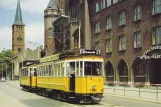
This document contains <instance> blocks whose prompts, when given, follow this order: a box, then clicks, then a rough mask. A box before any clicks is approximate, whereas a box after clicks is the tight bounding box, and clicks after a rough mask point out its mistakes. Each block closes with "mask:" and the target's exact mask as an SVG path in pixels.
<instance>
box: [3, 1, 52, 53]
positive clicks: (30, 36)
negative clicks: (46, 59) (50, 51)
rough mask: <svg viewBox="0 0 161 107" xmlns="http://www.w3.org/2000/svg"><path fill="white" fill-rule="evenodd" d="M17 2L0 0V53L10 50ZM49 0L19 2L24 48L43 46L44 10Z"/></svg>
mask: <svg viewBox="0 0 161 107" xmlns="http://www.w3.org/2000/svg"><path fill="white" fill-rule="evenodd" d="M17 1H18V0H0V52H1V51H2V50H4V49H12V25H13V23H14V20H15V14H16V8H17ZM48 2H49V0H20V5H21V13H22V19H23V23H24V24H25V48H30V49H35V48H36V47H37V46H39V45H43V44H44V10H45V9H46V7H47V5H48Z"/></svg>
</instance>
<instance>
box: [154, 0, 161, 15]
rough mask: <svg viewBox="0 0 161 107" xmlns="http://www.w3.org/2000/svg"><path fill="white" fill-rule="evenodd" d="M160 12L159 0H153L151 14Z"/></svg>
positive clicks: (160, 1)
mask: <svg viewBox="0 0 161 107" xmlns="http://www.w3.org/2000/svg"><path fill="white" fill-rule="evenodd" d="M158 13H161V0H153V14H158Z"/></svg>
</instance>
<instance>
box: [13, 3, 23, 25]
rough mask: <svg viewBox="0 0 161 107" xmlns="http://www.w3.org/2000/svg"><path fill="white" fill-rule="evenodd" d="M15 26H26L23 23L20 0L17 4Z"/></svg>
mask: <svg viewBox="0 0 161 107" xmlns="http://www.w3.org/2000/svg"><path fill="white" fill-rule="evenodd" d="M14 25H24V23H23V21H22V14H21V7H20V0H18V2H17V9H16V15H15V21H14Z"/></svg>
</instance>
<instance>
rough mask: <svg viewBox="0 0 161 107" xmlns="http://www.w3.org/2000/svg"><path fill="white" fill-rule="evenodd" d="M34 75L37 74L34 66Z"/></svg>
mask: <svg viewBox="0 0 161 107" xmlns="http://www.w3.org/2000/svg"><path fill="white" fill-rule="evenodd" d="M34 76H37V71H36V68H34Z"/></svg>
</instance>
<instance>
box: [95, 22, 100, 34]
mask: <svg viewBox="0 0 161 107" xmlns="http://www.w3.org/2000/svg"><path fill="white" fill-rule="evenodd" d="M99 32H100V21H97V22H96V28H95V33H99Z"/></svg>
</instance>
